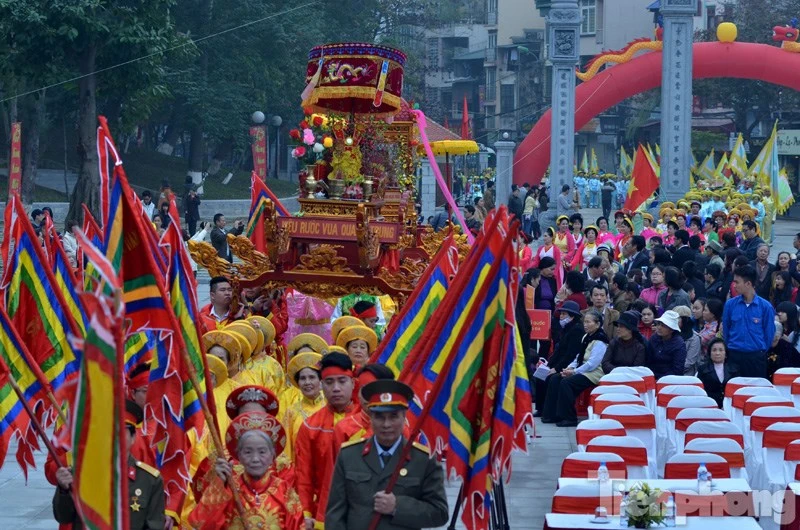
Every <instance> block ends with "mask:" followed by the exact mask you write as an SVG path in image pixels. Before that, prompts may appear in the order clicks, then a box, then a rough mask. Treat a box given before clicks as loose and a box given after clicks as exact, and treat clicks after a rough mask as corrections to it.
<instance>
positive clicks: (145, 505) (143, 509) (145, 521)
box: [53, 458, 165, 530]
mask: <svg viewBox="0 0 800 530" xmlns="http://www.w3.org/2000/svg"><path fill="white" fill-rule="evenodd" d="M128 479H129V480H128V498H129V504H128V509H129V510H130V530H164V524H165V518H164V481H163V480H162V478H161V475H160V474H159V472H158V470H157V469H155V468H153V467H151V466H149V465H147V464H145V463H143V462H137V461H136V460H134V459H133V458H129V459H128ZM98 487H100V486H98ZM53 515H54V516H55V519H56V521H57V522H58V523H72V528H73V530H83V528H84V526H83V522H82V521H81V517H80V515H78V511H77V510H76V509H75V504H74V503H73V501H72V496H71V495H70V493H69V491H67V490H62V489H61V488H56V494H55V496H54V497H53Z"/></svg>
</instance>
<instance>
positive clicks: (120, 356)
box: [101, 287, 131, 528]
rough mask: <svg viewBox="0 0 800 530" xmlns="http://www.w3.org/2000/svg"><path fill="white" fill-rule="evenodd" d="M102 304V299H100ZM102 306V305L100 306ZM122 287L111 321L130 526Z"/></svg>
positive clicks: (125, 518) (124, 515)
mask: <svg viewBox="0 0 800 530" xmlns="http://www.w3.org/2000/svg"><path fill="white" fill-rule="evenodd" d="M101 304H102V301H101ZM101 307H102V306H101ZM123 311H124V308H123V305H122V289H121V288H120V287H117V288H115V289H114V298H113V304H112V315H111V323H112V325H113V326H114V329H113V333H114V348H115V349H116V350H117V366H116V377H115V378H114V391H115V394H116V395H115V396H114V399H115V400H116V402H117V415H118V417H119V424H118V429H119V432H118V436H119V453H120V454H119V455H118V457H119V466H120V468H119V472H120V475H121V476H120V480H119V484H120V492H119V494H120V502H121V503H122V505H121V506H120V517H121V521H122V528H130V516H131V514H130V510H129V509H128V506H127V505H128V499H129V498H130V497H129V495H128V479H127V477H126V475H127V473H126V470H127V469H128V452H129V451H130V447H128V427H127V425H126V424H125V410H126V409H125V339H124V335H123V329H122V328H123V325H122V324H123V323H122V318H121V315H122V312H123Z"/></svg>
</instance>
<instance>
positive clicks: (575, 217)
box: [569, 213, 584, 249]
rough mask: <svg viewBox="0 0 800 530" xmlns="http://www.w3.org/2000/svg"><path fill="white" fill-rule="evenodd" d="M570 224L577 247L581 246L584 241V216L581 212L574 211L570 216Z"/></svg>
mask: <svg viewBox="0 0 800 530" xmlns="http://www.w3.org/2000/svg"><path fill="white" fill-rule="evenodd" d="M569 226H570V227H571V228H572V238H573V239H574V240H575V248H576V249H577V248H578V247H580V246H581V244H582V243H583V238H584V235H583V216H582V215H581V214H579V213H574V214H572V215H570V216H569Z"/></svg>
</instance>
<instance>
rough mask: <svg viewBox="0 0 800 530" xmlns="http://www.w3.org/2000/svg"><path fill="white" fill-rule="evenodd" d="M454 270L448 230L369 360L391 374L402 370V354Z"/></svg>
mask: <svg viewBox="0 0 800 530" xmlns="http://www.w3.org/2000/svg"><path fill="white" fill-rule="evenodd" d="M457 270H458V246H457V245H456V242H455V239H454V238H453V236H452V234H451V235H450V236H448V237H447V239H445V240H444V242H443V243H442V247H441V248H440V249H439V251H438V252H437V253H436V256H434V258H433V260H431V263H430V264H429V265H428V268H427V269H425V272H424V274H423V275H422V277H421V278H420V279H419V281H418V282H417V286H416V287H415V288H414V291H413V292H412V293H411V295H409V297H408V300H407V301H406V303H405V304H404V305H403V309H402V310H401V311H400V313H398V314H396V315H395V316H394V317H393V318H392V320H391V322H390V323H389V327H388V328H387V329H386V333H385V335H384V339H383V340H382V341H381V343H380V344H379V345H378V349H377V350H375V352H374V353H373V354H372V359H370V362H371V363H381V364H385V365H386V366H388V367H389V368H391V369H392V371H393V372H394V373H395V375H397V374H399V373H400V372H402V371H403V365H404V364H405V361H406V357H407V356H408V354H409V352H410V351H411V350H412V348H413V347H414V345H415V344H416V343H417V341H418V340H419V338H420V336H421V335H422V332H423V331H424V330H425V326H426V325H427V324H428V322H429V321H430V318H431V315H432V314H433V312H434V311H435V310H436V308H437V307H439V303H440V302H441V301H442V298H444V295H445V293H446V292H447V286H448V285H449V284H450V281H451V280H452V279H453V277H454V276H455V274H456V271H457Z"/></svg>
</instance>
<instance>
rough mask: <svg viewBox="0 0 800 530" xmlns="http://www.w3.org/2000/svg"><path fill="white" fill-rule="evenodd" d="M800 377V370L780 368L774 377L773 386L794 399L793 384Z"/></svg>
mask: <svg viewBox="0 0 800 530" xmlns="http://www.w3.org/2000/svg"><path fill="white" fill-rule="evenodd" d="M798 377H800V368H779V369H777V370H775V373H774V374H773V376H772V384H773V385H774V386H775V388H777V389H778V391H779V392H780V393H781V394H783V395H784V396H785V397H787V398H790V399H791V397H792V383H794V381H795V379H797V378H798Z"/></svg>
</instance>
